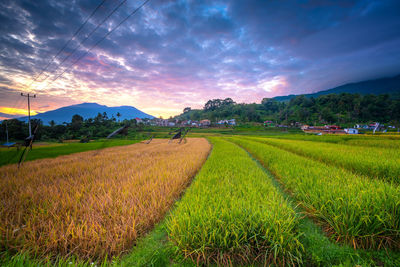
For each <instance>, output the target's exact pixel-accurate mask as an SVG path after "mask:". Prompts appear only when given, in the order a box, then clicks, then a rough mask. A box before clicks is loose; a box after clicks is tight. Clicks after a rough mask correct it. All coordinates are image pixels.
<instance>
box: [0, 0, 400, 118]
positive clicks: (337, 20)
mask: <svg viewBox="0 0 400 267" xmlns="http://www.w3.org/2000/svg"><path fill="white" fill-rule="evenodd" d="M317 2H318V1H317ZM97 4H98V3H97V2H96V1H76V2H71V1H57V5H56V4H55V3H54V2H52V1H47V0H44V1H33V2H31V3H29V4H27V3H20V2H14V1H5V2H2V3H1V4H0V15H2V16H3V17H4V20H3V21H2V24H3V25H5V26H6V27H4V30H3V32H2V35H1V37H0V44H1V51H2V57H1V58H0V107H1V111H0V113H2V114H0V116H3V117H7V114H9V115H10V116H11V115H15V114H16V113H18V112H19V113H18V114H21V115H22V114H23V115H26V112H25V111H24V110H25V109H26V101H24V99H22V98H21V97H20V92H25V93H27V92H30V93H36V94H37V96H38V97H37V98H36V99H35V100H34V101H32V108H33V110H35V111H36V112H44V111H47V110H52V109H55V108H59V107H62V106H67V105H72V104H77V103H82V102H96V103H99V104H102V105H108V106H121V105H130V106H134V107H136V108H138V109H140V110H142V111H144V112H147V113H149V114H152V115H154V116H156V117H159V116H163V117H169V116H173V115H177V114H179V113H180V112H181V111H182V110H183V108H185V107H192V108H202V107H203V106H204V103H206V102H207V101H208V100H209V99H215V98H227V97H230V98H232V99H233V100H234V101H235V102H237V103H243V102H244V103H253V102H255V103H260V102H261V100H262V99H263V98H265V97H274V96H279V95H288V94H302V93H309V92H316V91H319V90H326V89H329V88H332V87H335V86H339V85H342V84H344V83H348V82H357V81H361V80H366V79H374V78H380V77H384V76H391V75H396V74H398V73H397V72H398V70H399V69H400V38H399V36H400V30H399V29H400V22H399V19H398V17H399V16H398V12H397V11H398V10H399V5H398V2H396V1H390V0H385V1H378V2H376V1H326V2H324V4H317V3H315V2H314V1H310V2H303V1H290V3H289V2H282V1H277V2H275V1H150V2H149V3H148V4H147V5H146V6H145V7H143V8H142V9H141V10H140V11H139V12H138V13H136V14H135V15H134V16H132V17H131V18H130V19H128V20H127V21H126V22H125V23H124V24H122V25H121V26H120V27H119V28H118V29H117V30H115V31H114V32H113V33H112V34H110V35H109V36H107V38H106V39H105V40H104V41H102V42H100V43H99V44H98V45H97V46H96V47H94V48H93V49H92V50H90V51H89V49H90V48H91V47H92V46H93V45H94V44H96V42H97V41H98V40H100V39H101V38H102V36H104V34H105V33H107V31H109V30H110V29H111V28H112V27H113V26H115V25H117V24H118V23H119V22H120V21H122V20H123V19H124V18H126V17H127V16H128V14H129V13H130V12H131V11H132V10H134V9H135V8H136V7H137V5H138V4H139V3H138V2H136V1H127V2H126V3H125V4H124V5H123V7H122V8H121V9H119V10H118V11H117V12H116V13H115V14H113V15H112V16H111V17H110V19H109V20H108V21H107V23H105V24H104V25H102V26H100V27H99V29H98V30H97V31H96V32H94V34H93V35H91V37H90V38H89V39H88V40H84V39H85V36H88V35H89V33H90V32H91V31H92V30H93V29H95V27H96V26H97V25H98V24H99V23H100V22H101V21H102V20H103V18H104V17H105V16H106V15H107V14H108V13H109V12H110V10H112V9H113V8H115V6H116V5H117V3H116V2H115V1H106V2H105V3H104V6H102V8H101V9H100V10H99V11H98V12H97V13H95V15H94V16H93V17H92V18H91V19H90V20H89V22H88V23H87V24H86V25H85V27H83V29H82V31H81V32H79V34H78V35H77V36H76V37H75V38H74V39H73V40H72V41H71V42H70V43H69V44H68V46H67V47H66V48H65V49H64V50H63V51H62V52H61V53H60V54H59V55H58V56H57V57H56V58H55V59H54V60H53V57H54V56H56V55H57V52H58V51H60V49H61V48H62V47H63V45H65V44H66V43H67V41H68V40H69V39H70V38H71V37H72V36H73V33H74V32H75V31H76V29H78V28H79V26H81V25H82V23H83V22H84V20H85V19H86V18H87V17H88V16H89V14H90V13H91V12H92V11H93V10H94V8H95V7H96V5H97ZM300 10H301V12H300ZM294 14H296V15H294ZM327 14H329V15H327ZM283 18H284V19H283ZM360 29H368V30H360ZM371 36H375V37H376V38H375V37H374V38H372V37H371ZM377 36H378V37H379V38H378V37H377ZM382 51H385V53H384V54H383V53H382ZM85 53H87V55H86V56H84V57H82V58H81V59H80V60H79V61H76V60H78V59H79V58H80V57H81V56H82V55H85ZM67 57H68V58H67ZM66 58H67V59H66ZM65 59H66V60H65ZM64 60H65V62H64ZM74 62H76V64H74V65H73V63H74ZM48 64H49V66H48V68H47V69H46V70H45V71H44V72H43V73H42V74H41V75H39V74H40V73H41V72H42V70H44V68H45V66H47V65H48ZM32 81H33V83H32ZM31 83H32V85H31V86H29V85H30V84H31ZM13 107H15V108H16V109H15V110H14V109H13Z"/></svg>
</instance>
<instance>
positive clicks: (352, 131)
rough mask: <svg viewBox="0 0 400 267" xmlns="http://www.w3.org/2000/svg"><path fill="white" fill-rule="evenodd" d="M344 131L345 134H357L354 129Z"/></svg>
mask: <svg viewBox="0 0 400 267" xmlns="http://www.w3.org/2000/svg"><path fill="white" fill-rule="evenodd" d="M344 131H345V132H346V133H347V134H358V130H357V129H355V128H348V129H344Z"/></svg>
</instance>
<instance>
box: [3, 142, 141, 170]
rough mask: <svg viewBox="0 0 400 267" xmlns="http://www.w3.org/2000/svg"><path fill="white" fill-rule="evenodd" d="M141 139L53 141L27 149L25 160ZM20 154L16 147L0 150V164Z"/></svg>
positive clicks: (14, 158) (13, 161)
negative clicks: (76, 141)
mask: <svg viewBox="0 0 400 267" xmlns="http://www.w3.org/2000/svg"><path fill="white" fill-rule="evenodd" d="M140 141H141V140H123V139H113V140H99V141H92V142H89V143H62V144H58V143H53V144H49V145H43V146H35V145H33V149H32V150H31V151H29V153H28V155H27V157H26V159H25V161H31V160H36V159H43V158H55V157H58V156H61V155H69V154H72V153H78V152H84V151H89V150H96V149H103V148H107V147H113V146H125V145H131V144H134V143H138V142H140ZM21 154H22V149H21V150H19V151H17V149H16V148H8V149H1V150H0V166H3V165H7V164H12V163H18V160H19V158H20V156H21Z"/></svg>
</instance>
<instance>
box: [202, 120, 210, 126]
mask: <svg viewBox="0 0 400 267" xmlns="http://www.w3.org/2000/svg"><path fill="white" fill-rule="evenodd" d="M210 125H211V121H210V120H201V121H200V126H210Z"/></svg>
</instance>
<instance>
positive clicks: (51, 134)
mask: <svg viewBox="0 0 400 267" xmlns="http://www.w3.org/2000/svg"><path fill="white" fill-rule="evenodd" d="M6 124H7V128H8V135H9V139H10V140H23V139H25V138H26V137H27V136H28V123H27V122H24V121H20V120H17V119H10V120H7V121H2V123H1V124H0V140H2V141H5V140H6ZM31 124H32V131H33V130H34V129H35V127H36V126H37V125H39V127H38V131H37V133H36V135H35V139H37V140H58V141H60V142H62V141H63V140H68V139H88V138H90V139H91V138H93V139H97V138H105V137H107V135H109V134H110V133H112V132H113V131H114V130H116V129H117V128H119V127H121V126H123V125H130V126H138V127H140V125H137V122H136V120H135V119H132V120H124V121H119V120H117V119H116V118H114V117H111V118H109V117H108V115H107V113H106V112H104V113H98V114H97V116H95V117H94V118H88V119H84V118H83V117H82V116H80V115H79V114H76V115H74V116H72V119H71V122H70V123H66V122H64V123H62V124H56V123H55V122H54V121H50V122H49V125H43V123H42V121H41V120H38V119H32V120H31Z"/></svg>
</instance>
